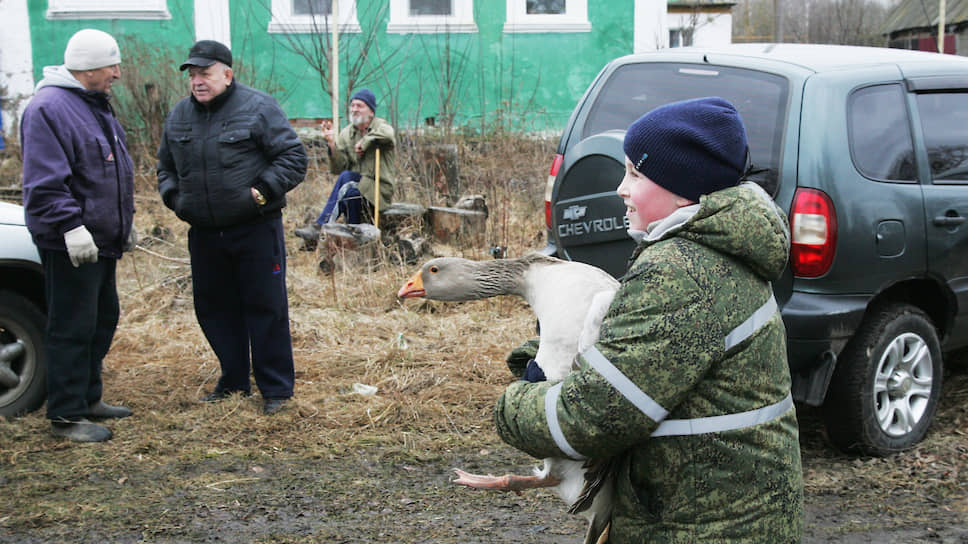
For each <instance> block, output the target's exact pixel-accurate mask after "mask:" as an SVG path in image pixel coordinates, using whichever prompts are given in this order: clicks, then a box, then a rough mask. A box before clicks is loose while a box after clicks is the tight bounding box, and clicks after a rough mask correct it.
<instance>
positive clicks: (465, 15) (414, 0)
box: [387, 0, 477, 34]
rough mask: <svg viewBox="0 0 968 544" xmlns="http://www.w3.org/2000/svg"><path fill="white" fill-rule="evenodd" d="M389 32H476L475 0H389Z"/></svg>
mask: <svg viewBox="0 0 968 544" xmlns="http://www.w3.org/2000/svg"><path fill="white" fill-rule="evenodd" d="M387 32H390V33H396V34H412V33H434V32H450V33H466V32H477V25H476V24H475V23H474V2H473V0H390V22H389V23H388V24H387Z"/></svg>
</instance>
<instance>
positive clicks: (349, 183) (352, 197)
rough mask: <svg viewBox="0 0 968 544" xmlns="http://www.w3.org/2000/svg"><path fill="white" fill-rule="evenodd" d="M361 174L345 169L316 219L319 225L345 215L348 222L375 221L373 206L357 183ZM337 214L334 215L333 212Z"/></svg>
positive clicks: (354, 223) (356, 223) (355, 223)
mask: <svg viewBox="0 0 968 544" xmlns="http://www.w3.org/2000/svg"><path fill="white" fill-rule="evenodd" d="M360 177H361V176H360V174H359V173H357V172H350V171H349V170H344V171H343V172H342V173H341V174H340V175H339V177H338V178H336V184H335V185H333V190H332V191H330V193H329V199H328V200H327V201H326V206H324V207H323V213H321V214H319V218H318V219H316V224H317V225H325V224H326V223H329V222H330V220H331V219H332V220H334V221H335V220H336V219H339V217H340V216H341V215H342V216H345V217H346V223H347V224H350V225H358V224H360V223H372V222H373V206H372V204H370V202H369V201H368V200H366V199H365V198H363V195H362V194H360V190H359V189H358V188H357V184H358V183H359V182H360ZM334 213H335V214H336V216H335V217H334V216H333V214H334Z"/></svg>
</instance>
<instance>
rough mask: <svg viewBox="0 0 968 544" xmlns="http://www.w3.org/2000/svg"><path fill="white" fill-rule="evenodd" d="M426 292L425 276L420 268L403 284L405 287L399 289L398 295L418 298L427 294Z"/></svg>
mask: <svg viewBox="0 0 968 544" xmlns="http://www.w3.org/2000/svg"><path fill="white" fill-rule="evenodd" d="M426 294H427V292H426V291H425V290H424V286H423V276H422V275H421V271H420V270H418V271H417V273H416V274H414V275H413V276H410V279H409V280H407V283H405V284H403V287H401V288H400V290H399V291H397V297H399V298H417V297H422V296H425V295H426Z"/></svg>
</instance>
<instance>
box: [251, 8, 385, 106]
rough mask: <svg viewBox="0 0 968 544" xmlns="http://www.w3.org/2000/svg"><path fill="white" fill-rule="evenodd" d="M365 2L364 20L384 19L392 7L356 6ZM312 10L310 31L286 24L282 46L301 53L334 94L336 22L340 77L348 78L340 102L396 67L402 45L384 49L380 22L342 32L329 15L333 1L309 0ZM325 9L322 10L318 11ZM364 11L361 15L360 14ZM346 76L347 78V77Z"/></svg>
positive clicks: (325, 90)
mask: <svg viewBox="0 0 968 544" xmlns="http://www.w3.org/2000/svg"><path fill="white" fill-rule="evenodd" d="M263 2H264V3H263V6H264V7H265V8H266V9H267V10H271V6H270V5H269V0H263ZM323 4H325V5H323ZM361 5H362V6H364V9H365V11H363V12H358V13H357V16H358V18H359V19H360V20H361V21H382V20H383V18H384V15H385V13H386V11H387V9H388V7H389V4H388V3H385V2H356V6H357V9H359V8H360V7H361ZM306 7H307V9H308V10H309V15H311V17H310V18H308V19H307V20H310V21H311V23H310V28H309V29H308V31H306V30H303V29H296V28H294V27H290V28H286V27H285V26H283V32H281V33H280V34H277V35H278V36H281V38H280V40H279V41H280V42H281V43H282V45H283V47H285V48H286V49H288V50H289V51H291V52H293V53H294V54H296V55H297V56H299V57H301V58H302V59H303V60H304V61H306V64H307V65H308V66H309V67H310V68H311V69H312V70H313V72H315V73H316V74H317V76H318V80H319V86H320V89H321V90H322V92H323V94H325V95H328V96H330V97H332V89H330V86H331V82H332V78H331V73H332V72H331V66H332V62H331V61H332V41H331V36H332V34H331V33H332V31H333V26H334V25H335V28H336V31H337V33H338V34H339V40H340V47H339V52H340V59H339V61H340V62H339V66H340V76H341V78H340V79H345V81H346V90H345V92H344V96H343V97H342V99H343V100H341V103H345V102H347V101H348V99H349V97H350V96H351V94H352V92H353V90H354V89H356V88H357V86H358V85H362V84H364V83H365V82H368V81H376V80H377V79H379V78H380V76H381V74H382V72H385V71H387V70H392V69H395V68H396V65H395V63H394V62H393V59H394V58H395V57H396V55H397V53H398V52H399V51H400V50H399V49H396V50H391V51H389V52H385V51H382V50H381V49H380V48H379V46H378V44H379V42H378V40H377V38H378V37H379V36H380V33H379V28H378V26H377V25H370V26H369V27H367V26H364V25H363V23H362V22H361V23H360V26H361V27H362V29H361V32H358V33H357V32H343V31H341V30H340V27H339V25H338V24H337V22H334V21H333V20H332V17H331V16H330V13H331V12H330V9H329V7H330V4H329V3H325V2H307V3H306ZM319 11H322V13H319ZM361 15H362V17H361ZM344 76H345V78H344Z"/></svg>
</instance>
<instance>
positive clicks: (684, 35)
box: [669, 28, 693, 47]
mask: <svg viewBox="0 0 968 544" xmlns="http://www.w3.org/2000/svg"><path fill="white" fill-rule="evenodd" d="M692 30H693V29H691V28H675V29H672V30H669V47H689V46H690V45H692Z"/></svg>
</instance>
